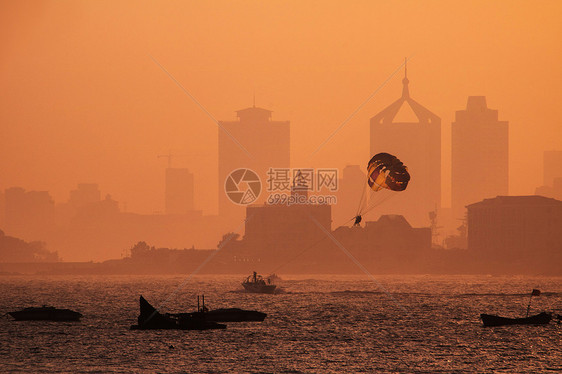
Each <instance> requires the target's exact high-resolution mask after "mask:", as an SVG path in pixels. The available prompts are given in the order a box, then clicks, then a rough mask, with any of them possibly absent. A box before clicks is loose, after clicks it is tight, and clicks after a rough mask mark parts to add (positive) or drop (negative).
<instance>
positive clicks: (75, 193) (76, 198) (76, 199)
mask: <svg viewBox="0 0 562 374" xmlns="http://www.w3.org/2000/svg"><path fill="white" fill-rule="evenodd" d="M100 200H101V193H100V190H99V187H98V185H97V183H80V184H78V187H77V188H76V189H75V190H72V191H70V199H69V200H68V203H69V204H70V205H71V206H72V207H73V208H75V209H78V208H81V207H83V206H86V205H90V204H94V203H97V202H99V201H100Z"/></svg>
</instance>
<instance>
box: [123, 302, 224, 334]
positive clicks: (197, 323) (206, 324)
mask: <svg viewBox="0 0 562 374" xmlns="http://www.w3.org/2000/svg"><path fill="white" fill-rule="evenodd" d="M139 304H140V315H139V317H138V324H137V325H133V326H131V330H212V329H225V328H226V325H223V324H220V323H216V322H214V321H210V320H207V319H206V318H204V316H201V315H197V314H194V313H160V312H158V310H157V309H156V308H154V307H153V306H152V305H150V303H149V302H148V301H146V299H145V298H144V297H142V295H141V296H140V299H139Z"/></svg>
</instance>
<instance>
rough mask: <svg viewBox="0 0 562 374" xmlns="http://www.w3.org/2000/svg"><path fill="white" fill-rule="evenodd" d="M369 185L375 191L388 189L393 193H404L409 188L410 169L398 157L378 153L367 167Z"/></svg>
mask: <svg viewBox="0 0 562 374" xmlns="http://www.w3.org/2000/svg"><path fill="white" fill-rule="evenodd" d="M367 175H368V177H369V178H368V180H367V183H368V184H369V187H371V189H372V190H373V191H379V190H380V189H382V188H386V189H389V190H392V191H404V190H405V189H406V187H408V182H409V181H410V174H409V173H408V168H407V167H406V166H405V165H404V164H403V163H402V161H400V160H399V159H398V158H397V157H396V156H393V155H391V154H389V153H377V154H376V155H374V156H373V158H371V160H370V161H369V164H368V165H367Z"/></svg>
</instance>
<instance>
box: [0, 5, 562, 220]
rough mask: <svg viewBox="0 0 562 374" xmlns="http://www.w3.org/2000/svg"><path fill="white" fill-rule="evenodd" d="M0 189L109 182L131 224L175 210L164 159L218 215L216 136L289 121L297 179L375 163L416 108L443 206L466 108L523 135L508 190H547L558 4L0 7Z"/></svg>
mask: <svg viewBox="0 0 562 374" xmlns="http://www.w3.org/2000/svg"><path fill="white" fill-rule="evenodd" d="M0 4H1V5H0V38H1V39H0V47H1V49H0V87H1V89H0V155H1V157H0V189H2V190H3V189H5V188H8V187H12V186H21V187H24V188H26V189H28V190H49V191H51V194H52V196H53V197H54V198H55V200H56V201H57V202H63V201H66V200H67V199H68V192H69V190H71V189H74V188H75V186H76V184H77V183H81V182H96V183H99V185H100V189H101V190H102V193H103V194H104V195H105V194H106V193H110V194H111V195H112V196H113V197H114V198H115V199H116V200H118V201H121V202H126V203H127V207H128V210H130V211H137V212H147V213H148V212H155V211H163V206H164V169H165V167H166V164H167V161H166V160H165V159H162V158H161V159H158V158H157V155H159V154H164V153H168V152H169V151H171V152H172V153H175V154H177V155H178V156H177V157H176V158H174V159H173V166H177V167H188V168H190V169H191V170H193V171H194V173H195V178H196V207H197V208H198V209H203V210H204V211H205V212H208V213H211V212H215V211H216V205H217V203H216V195H217V187H216V185H217V181H216V179H217V132H218V128H217V126H216V124H215V123H214V122H213V121H212V120H211V119H210V118H209V117H208V116H207V115H206V114H205V113H204V112H203V111H202V110H201V109H200V108H199V107H198V106H197V104H195V103H194V102H193V101H192V99H190V98H189V97H188V96H187V95H186V94H185V93H184V92H182V91H181V90H180V89H179V88H178V86H177V85H176V84H175V83H174V82H173V81H172V80H171V79H170V78H169V77H168V76H167V75H166V74H165V73H164V72H163V71H162V70H161V69H160V67H158V65H157V64H156V63H154V62H153V60H152V59H151V56H152V57H153V58H155V59H156V60H157V61H159V63H160V64H162V65H163V66H164V67H165V68H166V69H167V70H168V71H169V72H170V73H171V74H173V75H174V76H175V77H176V78H177V80H178V81H179V82H181V84H182V85H183V86H184V87H185V88H186V89H187V90H189V91H190V93H191V94H192V95H193V96H194V97H195V98H197V100H198V101H199V102H200V103H201V104H202V105H203V106H204V107H205V108H206V109H207V110H208V111H209V112H210V113H212V115H213V116H214V117H215V118H217V119H218V120H233V119H234V118H235V113H234V111H236V110H239V109H242V108H245V107H248V106H251V105H252V97H253V94H254V92H255V95H256V105H257V106H260V107H264V108H267V109H270V110H273V119H274V120H290V121H291V140H292V150H291V157H292V166H294V167H301V166H313V167H319V166H323V167H338V168H343V167H344V166H345V165H346V164H361V165H365V164H366V162H367V161H368V159H369V156H370V155H369V143H368V135H369V118H370V117H372V116H373V115H375V114H376V113H377V112H378V111H380V110H381V109H382V108H384V107H386V106H387V105H388V104H390V103H391V102H392V101H394V100H395V99H397V98H398V97H399V96H400V93H401V80H402V77H403V73H402V71H400V72H399V73H397V74H396V75H394V76H393V77H392V78H391V79H390V80H389V81H388V83H387V84H386V85H385V86H384V87H383V88H382V89H381V90H380V91H378V93H377V94H376V95H375V96H374V97H373V99H372V100H371V101H369V103H368V104H367V105H365V106H364V107H363V108H362V109H361V110H360V111H359V112H358V113H357V115H355V116H354V117H353V118H352V120H351V121H350V122H349V123H347V125H346V126H345V127H344V128H343V129H342V130H341V131H339V133H338V134H337V135H336V136H334V137H333V138H332V139H331V140H330V141H329V142H328V143H327V144H326V145H325V146H324V147H323V148H321V150H320V151H319V152H318V153H317V154H316V155H314V156H311V153H312V152H313V151H314V150H315V149H316V148H317V147H318V146H319V145H320V144H321V143H322V142H323V141H324V140H325V139H326V138H327V137H328V136H329V135H330V134H331V133H332V132H333V131H334V130H335V129H336V128H337V127H338V126H339V125H340V124H341V123H342V122H343V121H344V120H345V119H346V118H347V117H348V116H349V115H350V114H351V113H353V112H354V110H355V109H356V108H357V107H358V106H359V105H360V104H361V103H362V102H364V101H365V100H366V99H367V97H369V95H370V94H371V93H373V92H374V91H375V90H376V89H377V87H379V86H380V85H381V84H382V83H383V82H384V81H385V80H387V79H388V78H389V76H390V75H391V74H392V73H393V72H394V71H395V70H396V69H397V68H398V67H399V66H400V64H401V63H402V62H403V59H404V57H411V60H410V62H409V63H408V76H409V79H410V93H411V95H412V97H413V98H414V99H415V100H417V101H418V102H420V103H421V104H423V105H424V106H426V107H427V108H428V109H430V110H431V111H433V112H434V113H436V114H437V115H438V116H440V117H441V119H442V134H443V160H444V164H443V181H444V182H443V187H444V196H443V197H444V204H443V205H444V206H448V205H449V198H450V182H449V178H450V126H451V122H452V121H453V120H454V112H455V110H460V109H464V108H465V105H466V100H467V97H468V96H469V95H485V96H486V97H487V100H488V106H489V107H491V108H493V109H498V110H499V119H500V120H507V121H509V124H510V156H511V161H510V192H511V193H512V194H532V193H534V189H535V187H537V186H539V185H541V183H542V171H543V167H542V154H543V151H544V150H554V149H558V150H562V105H560V103H561V99H562V94H561V89H560V88H561V87H562V73H561V70H562V68H561V67H562V48H561V47H560V46H561V45H562V43H561V39H562V22H560V20H561V19H562V2H561V1H501V2H500V1H494V2H491V1H463V2H460V1H392V2H391V1H326V0H325V1H300V0H299V1H290V0H283V1H262V0H260V1H198V2H195V1H177V2H176V1H113V0H112V1H74V0H73V1H43V2H31V1H2V2H0Z"/></svg>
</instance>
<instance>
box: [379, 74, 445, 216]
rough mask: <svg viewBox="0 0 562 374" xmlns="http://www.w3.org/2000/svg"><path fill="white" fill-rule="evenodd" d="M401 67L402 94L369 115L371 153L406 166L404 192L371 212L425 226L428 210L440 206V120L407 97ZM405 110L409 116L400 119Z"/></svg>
mask: <svg viewBox="0 0 562 374" xmlns="http://www.w3.org/2000/svg"><path fill="white" fill-rule="evenodd" d="M409 83H410V81H409V80H408V76H407V68H405V74H404V79H403V80H402V85H403V87H402V96H401V97H400V98H399V99H398V100H396V101H395V102H394V103H392V104H391V105H389V106H388V107H387V108H385V109H384V110H383V111H381V112H380V113H379V114H377V115H376V116H374V117H373V118H371V135H370V141H371V156H373V155H375V154H377V153H380V152H386V153H390V154H393V155H395V156H396V157H398V158H399V159H400V160H401V161H402V162H403V163H404V165H406V166H407V167H408V172H409V173H410V176H411V179H410V182H409V184H408V188H407V189H406V190H405V191H402V192H397V193H396V196H393V197H392V199H389V200H387V201H386V202H385V203H384V204H381V205H380V206H378V207H377V208H376V209H374V210H373V213H376V214H381V215H382V214H401V215H403V216H405V217H406V219H407V220H408V222H410V223H411V224H412V225H413V226H422V225H424V226H427V225H429V212H431V211H434V210H435V209H436V208H440V207H441V119H440V118H439V117H437V116H436V115H435V114H433V113H432V112H431V111H429V110H428V109H426V108H424V107H423V106H422V105H420V104H419V103H418V102H416V101H415V100H414V99H412V98H411V97H410V92H409V87H408V84H409ZM405 111H409V112H410V117H407V118H404V117H403V116H404V114H405Z"/></svg>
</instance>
